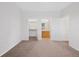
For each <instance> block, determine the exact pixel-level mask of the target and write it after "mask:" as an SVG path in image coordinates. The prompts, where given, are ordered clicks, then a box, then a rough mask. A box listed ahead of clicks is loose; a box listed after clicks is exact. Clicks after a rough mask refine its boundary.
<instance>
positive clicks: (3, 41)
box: [0, 2, 21, 56]
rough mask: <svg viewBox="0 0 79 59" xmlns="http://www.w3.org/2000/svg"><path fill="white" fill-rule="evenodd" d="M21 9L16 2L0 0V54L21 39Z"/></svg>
mask: <svg viewBox="0 0 79 59" xmlns="http://www.w3.org/2000/svg"><path fill="white" fill-rule="evenodd" d="M20 33H21V24H20V11H19V9H18V8H17V6H16V4H15V3H5V2H4V3H3V2H0V56H1V55H3V54H4V53H5V52H7V51H8V50H9V49H11V48H12V47H14V46H15V45H16V44H17V43H19V42H20V41H21V39H20V37H21V36H20Z"/></svg>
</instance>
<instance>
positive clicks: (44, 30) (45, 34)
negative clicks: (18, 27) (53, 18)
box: [41, 19, 50, 40]
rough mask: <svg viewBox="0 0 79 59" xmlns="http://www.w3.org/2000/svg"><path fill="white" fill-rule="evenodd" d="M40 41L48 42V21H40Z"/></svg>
mask: <svg viewBox="0 0 79 59" xmlns="http://www.w3.org/2000/svg"><path fill="white" fill-rule="evenodd" d="M41 27H42V28H41V29H42V31H41V32H42V33H41V34H42V40H50V22H49V20H48V19H41Z"/></svg>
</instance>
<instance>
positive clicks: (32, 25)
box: [28, 19, 37, 40]
mask: <svg viewBox="0 0 79 59" xmlns="http://www.w3.org/2000/svg"><path fill="white" fill-rule="evenodd" d="M28 24H29V40H37V20H36V19H29V20H28Z"/></svg>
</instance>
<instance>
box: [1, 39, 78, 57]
mask: <svg viewBox="0 0 79 59" xmlns="http://www.w3.org/2000/svg"><path fill="white" fill-rule="evenodd" d="M76 56H79V52H78V51H76V50H74V49H72V48H70V47H69V46H68V42H57V41H43V40H40V41H37V40H34V41H32V40H30V41H22V42H21V43H19V44H18V45H17V46H16V47H14V48H13V49H11V50H10V51H8V52H7V53H6V54H4V55H3V56H2V57H76Z"/></svg>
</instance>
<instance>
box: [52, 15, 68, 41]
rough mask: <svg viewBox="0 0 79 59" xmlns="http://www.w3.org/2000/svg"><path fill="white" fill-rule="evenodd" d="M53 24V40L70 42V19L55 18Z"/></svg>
mask: <svg viewBox="0 0 79 59" xmlns="http://www.w3.org/2000/svg"><path fill="white" fill-rule="evenodd" d="M52 22H53V24H52V25H53V30H52V31H53V35H52V36H53V40H56V41H68V39H67V38H68V36H67V35H68V24H69V17H68V16H63V17H55V19H54V21H52Z"/></svg>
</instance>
